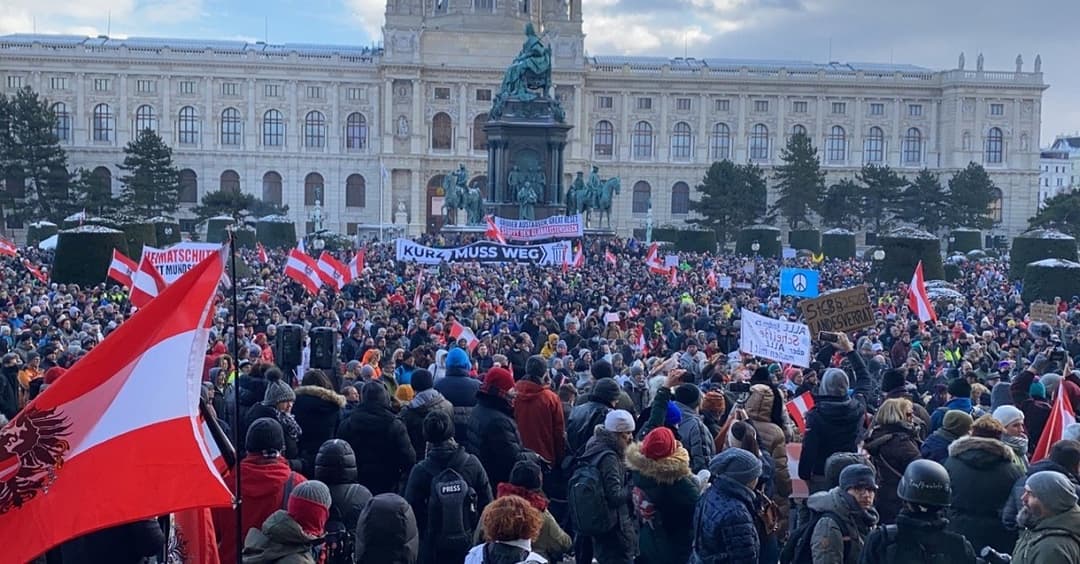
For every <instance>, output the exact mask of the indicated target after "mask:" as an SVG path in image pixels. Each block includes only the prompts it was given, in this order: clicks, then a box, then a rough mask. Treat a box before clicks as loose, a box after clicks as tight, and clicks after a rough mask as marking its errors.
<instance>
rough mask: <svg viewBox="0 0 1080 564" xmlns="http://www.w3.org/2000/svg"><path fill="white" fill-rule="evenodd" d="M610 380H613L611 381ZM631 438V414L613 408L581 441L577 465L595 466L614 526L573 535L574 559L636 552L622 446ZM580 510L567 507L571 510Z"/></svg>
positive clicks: (622, 557)
mask: <svg viewBox="0 0 1080 564" xmlns="http://www.w3.org/2000/svg"><path fill="white" fill-rule="evenodd" d="M612 382H614V380H612ZM633 440H634V416H633V415H631V414H630V412H628V411H625V410H622V409H615V410H611V411H609V412H608V414H607V415H606V416H605V417H604V422H603V424H602V425H598V426H597V427H596V428H595V429H594V431H593V437H592V438H591V439H589V442H588V443H586V444H585V449H584V450H583V451H582V453H581V456H580V457H578V460H577V464H590V465H594V466H596V468H597V471H598V473H599V475H600V481H601V483H602V484H603V485H604V500H605V501H606V502H607V505H608V507H607V509H608V511H610V512H613V513H614V516H615V526H614V527H612V529H611V530H610V531H608V532H605V533H602V534H599V535H595V536H585V535H582V534H578V535H577V537H575V538H574V549H575V550H574V552H575V557H576V559H577V561H578V562H579V563H580V562H591V561H592V558H593V556H595V557H596V560H597V561H598V562H620V563H622V562H632V561H633V559H634V556H635V555H636V554H637V546H638V541H637V526H636V524H635V523H634V520H633V518H632V516H631V513H630V504H629V492H628V488H627V474H626V464H625V457H626V449H627V448H628V447H629V446H630V443H632V442H633ZM577 511H580V509H579V508H571V512H577Z"/></svg>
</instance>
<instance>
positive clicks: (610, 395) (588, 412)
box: [566, 378, 621, 455]
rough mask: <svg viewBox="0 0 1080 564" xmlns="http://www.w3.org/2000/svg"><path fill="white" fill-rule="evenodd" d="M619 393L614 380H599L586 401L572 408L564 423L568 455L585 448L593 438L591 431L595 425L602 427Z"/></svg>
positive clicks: (617, 385) (577, 452)
mask: <svg viewBox="0 0 1080 564" xmlns="http://www.w3.org/2000/svg"><path fill="white" fill-rule="evenodd" d="M620 391H621V390H620V389H619V384H618V382H616V381H615V380H614V379H612V378H601V379H599V380H597V381H596V383H595V384H594V385H593V387H592V391H591V392H590V393H589V395H588V396H586V401H585V402H584V403H581V404H579V405H575V406H574V409H573V410H572V411H571V412H570V419H569V420H568V421H567V423H566V443H567V446H568V447H569V448H570V454H575V455H577V454H580V453H581V451H582V450H583V449H584V448H585V444H586V443H587V442H588V441H589V440H590V439H591V438H592V436H593V430H594V429H595V428H596V426H597V425H602V424H603V423H604V418H605V417H607V414H608V412H610V411H611V410H612V409H614V408H615V403H616V402H618V400H619V392H620Z"/></svg>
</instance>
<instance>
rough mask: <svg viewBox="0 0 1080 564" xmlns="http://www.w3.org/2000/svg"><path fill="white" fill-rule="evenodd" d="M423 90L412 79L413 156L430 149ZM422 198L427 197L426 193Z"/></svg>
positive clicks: (420, 84) (429, 134)
mask: <svg viewBox="0 0 1080 564" xmlns="http://www.w3.org/2000/svg"><path fill="white" fill-rule="evenodd" d="M423 89H424V84H423V83H422V82H421V81H420V79H418V78H414V79H413V81H412V103H413V107H412V127H411V128H410V129H409V135H410V136H411V139H412V143H411V145H412V152H413V154H424V153H427V152H428V150H429V149H430V148H431V140H430V139H429V137H430V136H431V132H430V131H428V127H427V123H426V122H425V121H424V107H423V104H421V99H422V97H423V95H424V94H423V92H422V91H423ZM425 140H426V141H427V147H423V146H422V145H423V143H424V141H425ZM424 182H427V180H426V179H425V180H424ZM424 197H425V198H426V197H427V193H426V192H425V193H424ZM425 221H426V220H425Z"/></svg>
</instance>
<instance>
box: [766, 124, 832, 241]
mask: <svg viewBox="0 0 1080 564" xmlns="http://www.w3.org/2000/svg"><path fill="white" fill-rule="evenodd" d="M780 158H781V159H782V160H783V161H784V164H782V165H780V166H779V167H777V169H776V174H775V175H774V176H773V178H775V179H776V181H777V183H776V191H777V193H779V194H780V197H779V198H777V199H776V203H774V204H773V206H772V207H771V208H769V213H770V214H771V215H772V216H773V217H775V216H776V215H777V212H779V213H780V215H783V216H784V218H785V219H786V220H787V223H788V227H790V228H791V229H798V228H799V226H800V225H804V224H805V225H810V214H811V213H813V212H815V211H817V210H818V209H819V207H820V204H821V198H822V196H823V194H824V192H825V173H824V172H821V163H820V162H819V161H818V154H817V149H816V148H815V147H814V146H813V145H812V144H811V143H810V138H809V137H807V136H806V135H805V134H803V133H796V134H795V135H792V136H791V139H790V140H789V141H788V144H787V147H785V148H784V150H783V152H782V153H781V154H780Z"/></svg>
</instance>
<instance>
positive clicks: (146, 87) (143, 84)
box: [135, 79, 157, 94]
mask: <svg viewBox="0 0 1080 564" xmlns="http://www.w3.org/2000/svg"><path fill="white" fill-rule="evenodd" d="M156 90H157V84H156V83H155V82H154V81H153V80H146V79H140V80H136V81H135V91H136V92H138V93H140V94H151V93H153V92H154V91H156Z"/></svg>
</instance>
